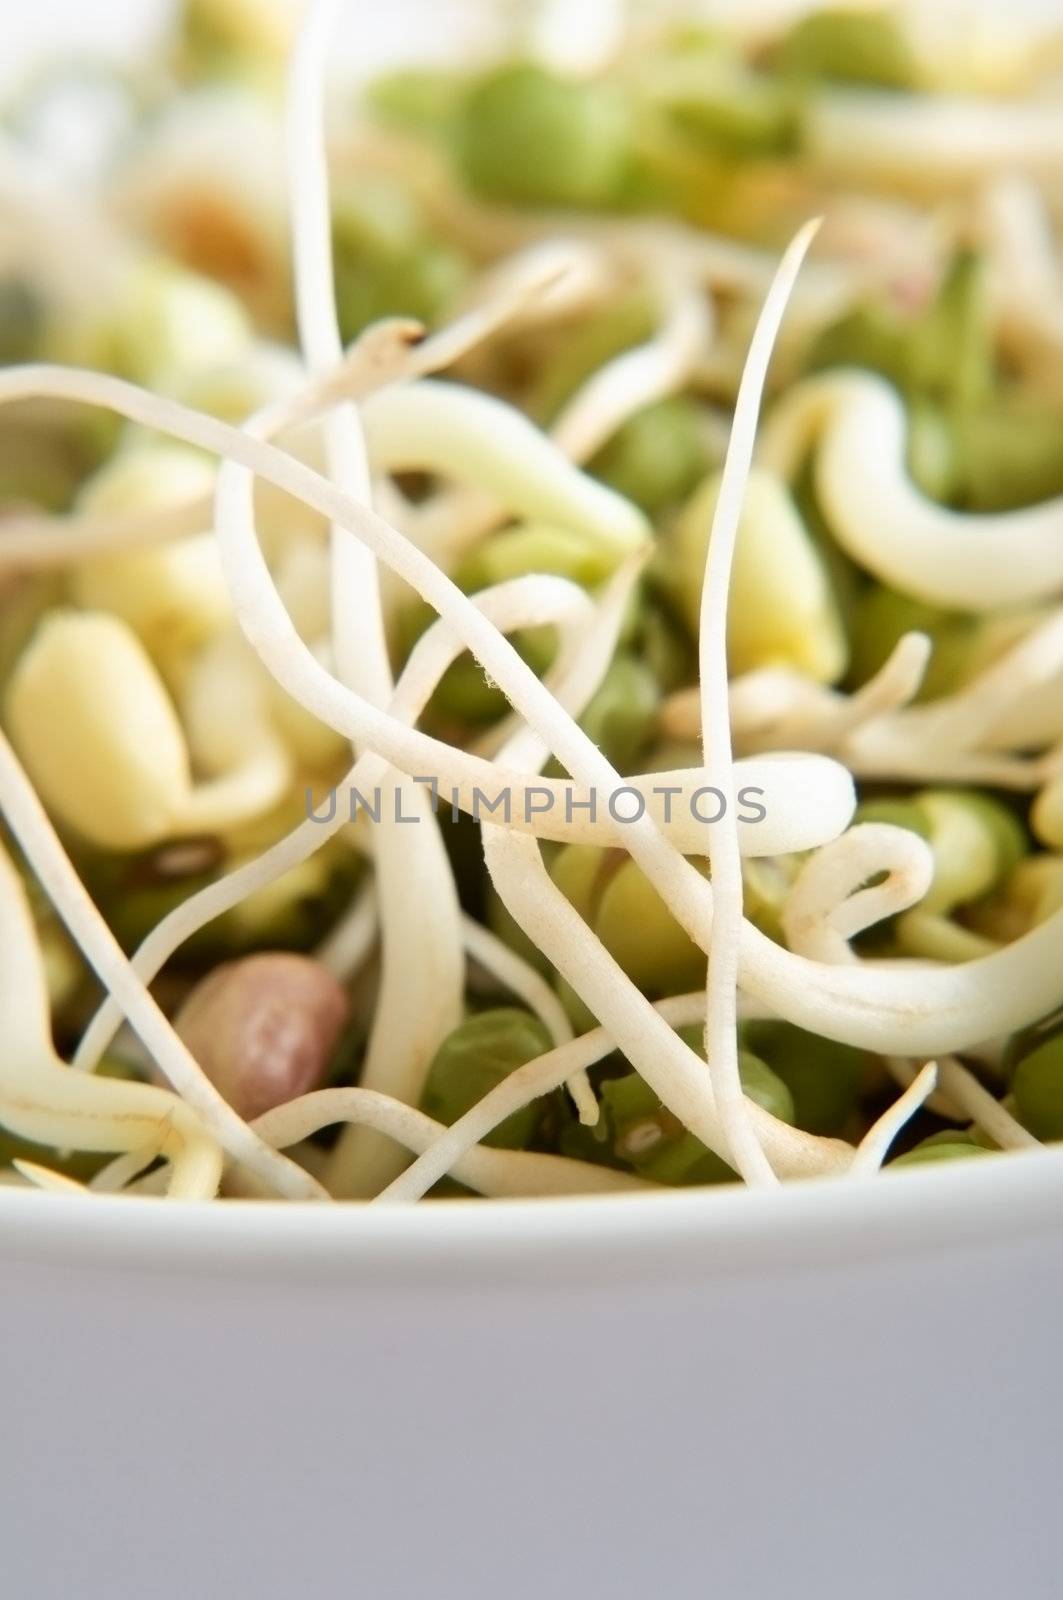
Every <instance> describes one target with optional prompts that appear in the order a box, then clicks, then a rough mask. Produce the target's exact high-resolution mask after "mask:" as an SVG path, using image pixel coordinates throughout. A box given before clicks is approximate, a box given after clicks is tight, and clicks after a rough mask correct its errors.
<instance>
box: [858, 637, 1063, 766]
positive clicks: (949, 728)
mask: <svg viewBox="0 0 1063 1600" xmlns="http://www.w3.org/2000/svg"><path fill="white" fill-rule="evenodd" d="M1061 672H1063V614H1056V615H1053V616H1051V617H1049V618H1047V619H1046V620H1045V621H1044V622H1042V623H1041V624H1040V625H1039V626H1038V627H1035V628H1033V629H1032V630H1031V631H1030V632H1029V633H1028V634H1027V636H1026V638H1024V639H1021V640H1020V641H1019V643H1018V644H1016V645H1014V646H1013V647H1012V648H1011V649H1010V650H1008V651H1006V652H1005V654H1004V655H1003V656H1001V657H1000V659H999V660H997V661H994V662H993V663H992V664H991V665H990V666H988V667H987V668H986V669H985V670H984V671H983V672H980V673H978V674H977V676H976V677H975V678H974V679H972V681H971V682H970V683H968V684H965V685H964V687H963V688H961V689H959V690H957V691H956V692H955V693H954V694H950V695H946V696H943V697H942V698H941V699H938V700H934V701H932V702H931V703H930V704H929V705H925V706H911V707H909V708H908V709H907V710H905V711H903V712H900V711H898V712H896V713H894V715H892V716H889V717H883V718H882V719H880V720H879V721H878V722H877V723H871V724H869V725H868V726H867V727H865V728H864V729H863V730H862V731H861V739H860V741H859V742H858V743H857V744H856V745H855V749H856V751H857V753H860V752H862V751H867V752H868V753H870V754H872V755H876V756H877V757H878V759H879V760H882V759H883V758H884V756H885V755H886V753H887V752H888V751H890V750H897V751H898V752H906V753H909V754H912V755H915V756H916V758H919V757H923V758H926V757H933V755H934V752H938V753H940V752H941V751H942V750H954V751H957V752H959V753H966V752H973V751H974V750H976V749H977V748H978V747H981V748H983V749H985V748H986V747H988V746H990V745H992V746H995V747H1001V746H1003V747H1005V748H1013V749H1015V748H1030V747H1031V746H1033V745H1035V744H1041V743H1047V742H1048V741H1049V740H1050V739H1053V738H1056V737H1058V736H1059V735H1060V734H1063V689H1060V686H1059V685H1058V682H1057V680H1058V678H1059V675H1060V673H1061ZM1046 687H1047V688H1048V689H1049V691H1050V693H1048V694H1047V695H1045V697H1044V698H1045V700H1046V702H1047V703H1046V705H1045V706H1044V707H1043V708H1040V707H1039V708H1037V709H1038V711H1039V712H1041V713H1047V715H1044V714H1041V715H1038V717H1037V719H1036V721H1037V724H1038V725H1034V726H1031V722H1030V719H1029V718H1023V716H1022V713H1023V710H1024V708H1025V705H1029V703H1030V700H1031V698H1032V697H1033V696H1035V695H1037V694H1038V692H1039V691H1043V690H1045V688H1046ZM1057 690H1058V691H1059V692H1058V693H1057V692H1056V691H1057ZM1053 702H1055V703H1053ZM1024 703H1025V705H1024Z"/></svg>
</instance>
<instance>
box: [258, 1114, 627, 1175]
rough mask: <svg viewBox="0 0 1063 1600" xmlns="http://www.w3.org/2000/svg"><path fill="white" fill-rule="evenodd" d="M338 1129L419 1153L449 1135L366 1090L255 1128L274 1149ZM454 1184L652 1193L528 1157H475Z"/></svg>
mask: <svg viewBox="0 0 1063 1600" xmlns="http://www.w3.org/2000/svg"><path fill="white" fill-rule="evenodd" d="M336 1122H347V1123H350V1124H352V1125H357V1126H359V1127H365V1128H372V1129H373V1130H374V1132H376V1133H378V1134H381V1135H384V1136H386V1137H387V1138H388V1139H389V1140H390V1141H392V1142H394V1143H396V1144H397V1145H400V1146H401V1147H402V1148H403V1149H404V1150H409V1151H414V1152H415V1153H421V1152H423V1151H425V1150H428V1149H430V1148H431V1147H432V1146H433V1145H434V1144H435V1143H436V1142H437V1141H438V1140H439V1139H440V1138H441V1137H442V1136H443V1135H444V1133H445V1132H446V1129H445V1128H444V1125H443V1124H442V1123H440V1122H436V1121H434V1119H433V1118H432V1117H429V1116H426V1115H425V1113H424V1112H423V1111H417V1110H415V1109H414V1107H413V1106H409V1105H407V1104H406V1103H405V1102H404V1101H402V1100H395V1099H393V1098H392V1097H391V1096H390V1095H385V1094H381V1093H380V1092H379V1090H374V1089H364V1088H349V1089H318V1090H316V1091H315V1092H314V1093H313V1094H307V1095H303V1096H302V1098H301V1099H299V1100H291V1101H289V1102H288V1104H287V1105H283V1106H278V1107H277V1109H276V1110H275V1111H268V1112H267V1113H266V1115H265V1116H263V1117H259V1119H258V1120H257V1122H256V1123H255V1124H254V1126H255V1131H256V1132H257V1133H258V1135H259V1136H260V1138H263V1139H265V1140H267V1141H268V1142H269V1143H270V1144H275V1145H279V1146H286V1145H291V1144H296V1143H298V1142H299V1141H300V1140H301V1139H306V1138H308V1137H309V1136H310V1135H311V1134H313V1133H316V1132H317V1131H318V1129H319V1128H325V1127H328V1126H330V1125H331V1124H333V1123H336ZM453 1174H454V1177H455V1178H457V1179H458V1181H459V1182H461V1183H464V1184H466V1185H467V1186H468V1187H469V1188H470V1189H476V1190H477V1191H478V1192H479V1193H480V1194H485V1195H491V1196H493V1197H494V1198H496V1199H504V1198H514V1197H516V1196H519V1195H547V1194H555V1195H566V1194H617V1193H637V1192H639V1191H642V1192H645V1191H646V1189H647V1188H648V1187H649V1185H647V1184H646V1183H645V1182H644V1181H643V1180H640V1179H638V1178H635V1177H632V1176H631V1175H630V1174H629V1173H625V1172H616V1171H614V1170H612V1169H611V1168H609V1167H602V1166H599V1165H597V1164H596V1163H594V1162H590V1161H574V1160H572V1159H571V1158H569V1157H567V1156H552V1155H540V1154H539V1153H537V1152H536V1151H530V1150H492V1149H486V1148H484V1149H470V1150H469V1151H467V1152H465V1153H464V1154H463V1155H462V1156H460V1157H459V1158H458V1159H457V1160H456V1161H455V1162H454V1164H453Z"/></svg>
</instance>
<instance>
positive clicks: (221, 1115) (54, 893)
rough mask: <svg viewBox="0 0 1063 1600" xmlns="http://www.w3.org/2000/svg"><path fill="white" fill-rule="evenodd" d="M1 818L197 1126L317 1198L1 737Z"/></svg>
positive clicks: (293, 1195) (293, 1194)
mask: <svg viewBox="0 0 1063 1600" xmlns="http://www.w3.org/2000/svg"><path fill="white" fill-rule="evenodd" d="M0 810H2V811H3V814H4V817H5V818H6V820H7V823H8V826H9V827H10V829H11V832H12V833H13V834H14V836H15V838H16V839H17V840H18V842H19V845H20V847H21V849H22V851H23V853H24V855H25V857H26V859H27V861H28V862H29V863H30V866H31V867H32V869H33V872H34V874H35V876H36V877H37V879H38V881H39V882H40V884H41V886H42V887H43V889H44V890H45V893H46V894H47V895H48V897H49V899H50V900H51V901H52V903H53V905H54V906H55V908H56V910H57V911H58V913H59V915H60V916H61V917H62V919H63V921H64V922H65V923H66V925H67V927H68V928H69V930H70V933H71V935H72V936H73V938H74V939H75V941H76V942H77V944H78V945H79V947H80V948H81V950H82V952H83V954H84V956H85V959H86V960H87V961H88V963H89V965H90V966H91V967H92V968H93V970H94V971H95V973H96V975H97V977H98V978H99V979H100V981H101V983H102V984H103V985H104V987H105V988H106V989H108V990H109V991H110V993H111V994H112V995H113V996H114V998H115V1000H116V1002H117V1004H118V1005H119V1006H120V1007H121V1010H122V1012H123V1014H124V1015H125V1017H126V1018H127V1020H128V1021H129V1024H130V1026H131V1027H132V1028H133V1030H134V1032H135V1033H136V1034H137V1036H138V1038H139V1039H140V1040H141V1042H142V1043H143V1045H144V1047H145V1049H147V1050H148V1051H150V1053H151V1055H152V1057H153V1059H154V1060H155V1061H156V1062H157V1063H158V1066H159V1068H160V1070H161V1071H162V1072H163V1073H164V1075H165V1076H166V1077H167V1078H168V1079H169V1081H170V1083H171V1084H172V1085H173V1087H174V1088H175V1089H176V1090H177V1091H178V1093H179V1094H180V1095H182V1096H183V1098H184V1099H185V1101H186V1102H187V1103H188V1105H189V1106H191V1108H192V1109H193V1110H194V1111H195V1112H197V1113H198V1115H199V1117H201V1118H202V1121H203V1124H204V1126H205V1127H206V1128H207V1129H209V1131H210V1132H211V1134H212V1135H213V1136H214V1137H215V1138H216V1139H217V1141H218V1143H219V1144H220V1145H221V1146H222V1147H223V1148H224V1149H225V1150H226V1151H227V1152H228V1153H229V1155H230V1156H231V1157H232V1158H233V1159H234V1160H236V1161H239V1162H241V1163H242V1164H243V1165H244V1166H246V1167H247V1168H248V1169H249V1170H250V1171H252V1172H254V1174H255V1176H256V1177H257V1178H259V1179H260V1180H261V1181H262V1182H263V1183H264V1184H266V1185H267V1186H268V1188H269V1189H271V1190H274V1191H276V1192H277V1193H280V1194H283V1195H286V1196H287V1197H288V1198H290V1199H316V1198H321V1196H322V1191H321V1189H320V1186H319V1185H318V1184H316V1183H314V1182H313V1180H312V1179H310V1178H308V1177H307V1175H306V1173H304V1172H302V1171H301V1170H300V1169H299V1168H298V1167H296V1166H295V1165H294V1164H293V1163H292V1162H290V1161H285V1160H281V1159H278V1157H277V1154H276V1152H275V1151H273V1150H271V1149H270V1148H269V1147H268V1146H267V1145H264V1144H263V1143H262V1141H261V1140H260V1139H258V1138H256V1136H255V1135H254V1134H253V1133H252V1132H251V1129H250V1128H249V1127H248V1125H247V1123H246V1122H244V1121H243V1119H242V1118H241V1117H239V1116H238V1115H237V1113H236V1112H235V1111H234V1110H233V1108H232V1107H231V1106H230V1105H229V1104H228V1102H227V1101H226V1100H224V1099H223V1098H222V1096H221V1095H220V1094H219V1093H218V1091H217V1089H215V1087H214V1085H213V1084H212V1083H211V1082H210V1080H209V1078H207V1077H206V1075H205V1074H204V1073H203V1072H202V1070H201V1069H200V1067H199V1065H198V1064H197V1062H196V1061H195V1059H194V1057H193V1056H192V1055H191V1054H190V1052H189V1051H188V1050H187V1049H186V1047H185V1046H184V1044H183V1043H182V1042H181V1040H180V1039H179V1038H178V1037H177V1035H176V1033H175V1032H174V1031H173V1028H172V1027H171V1026H170V1024H169V1022H168V1021H167V1020H166V1017H165V1016H164V1015H163V1013H162V1011H161V1010H160V1009H159V1007H158V1005H157V1004H156V1002H155V1000H154V999H153V997H152V995H151V994H150V993H149V991H148V989H147V988H146V987H145V985H144V984H143V983H142V982H141V980H140V979H139V978H138V977H137V974H136V972H135V971H134V969H133V967H132V966H131V964H130V963H129V961H128V960H127V959H126V957H125V955H124V954H123V952H122V950H121V948H120V946H119V944H118V942H117V940H116V939H115V937H114V935H113V934H112V933H111V930H110V928H109V927H108V926H107V924H106V922H105V921H104V919H103V917H102V916H101V915H100V913H99V911H98V910H97V908H96V906H95V905H94V904H93V902H92V900H91V898H90V897H89V895H88V894H87V892H86V890H85V887H84V885H83V884H82V882H81V879H80V878H79V877H78V875H77V873H76V872H75V870H74V868H73V866H72V865H71V863H70V859H69V857H68V856H67V854H66V852H65V851H64V849H63V847H62V845H61V844H60V842H59V838H58V836H57V834H56V832H55V830H54V828H53V827H52V824H51V822H50V821H49V819H48V817H47V815H46V813H45V811H44V808H43V806H42V805H41V803H40V801H39V800H38V798H37V795H36V792H35V791H34V789H33V786H32V785H31V783H30V782H29V780H28V778H27V777H26V774H25V773H24V772H23V770H22V767H21V766H20V765H19V762H18V760H17V758H16V756H15V754H14V752H13V751H12V749H11V747H10V745H9V744H8V742H7V740H6V739H5V738H4V737H3V735H2V734H0ZM72 1076H73V1075H72ZM141 1142H143V1140H141Z"/></svg>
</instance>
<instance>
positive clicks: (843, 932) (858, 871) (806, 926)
mask: <svg viewBox="0 0 1063 1600" xmlns="http://www.w3.org/2000/svg"><path fill="white" fill-rule="evenodd" d="M881 872H884V873H885V874H886V877H885V880H884V881H883V882H882V883H877V884H870V885H869V884H868V880H869V879H870V878H873V877H874V876H875V874H876V873H881ZM933 877H934V855H933V851H932V850H931V848H930V846H929V845H928V844H927V843H926V841H925V840H924V839H921V838H920V837H919V836H918V834H915V833H912V832H911V830H910V829H908V828H896V827H893V826H892V825H891V824H889V823H883V822H864V823H860V824H859V825H858V826H857V827H855V828H850V829H849V831H848V833H845V834H843V835H842V836H841V838H839V839H835V840H834V841H833V843H831V844H828V845H824V846H823V848H822V849H821V850H817V851H816V853H815V854H814V855H812V856H810V857H809V859H808V860H807V861H806V862H805V864H804V866H803V867H802V868H801V871H800V872H799V873H798V875H797V878H796V879H795V880H794V883H793V885H792V887H791V889H790V893H789V895H788V896H787V899H786V904H785V906H784V907H783V910H782V916H781V920H782V927H783V932H784V934H785V935H786V942H787V944H788V945H789V947H790V949H791V950H792V951H794V952H795V954H798V955H801V956H805V957H808V958H809V959H810V960H813V961H822V962H830V963H840V962H849V963H851V962H855V961H856V959H857V958H856V956H855V954H854V952H853V951H852V949H851V948H850V940H852V939H854V938H855V937H856V935H857V934H858V933H862V932H863V931H864V930H865V929H866V928H870V927H873V926H874V924H875V923H876V922H880V921H882V919H883V918H884V917H890V916H895V915H896V914H897V913H898V912H901V911H906V910H908V908H909V907H910V906H913V905H916V904H917V903H918V902H919V901H920V900H921V899H922V898H923V896H924V895H925V894H926V892H927V890H928V889H929V888H930V885H931V883H932V881H933ZM862 885H868V886H867V887H861V886H862Z"/></svg>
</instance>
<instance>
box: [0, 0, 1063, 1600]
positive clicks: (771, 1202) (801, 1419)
mask: <svg viewBox="0 0 1063 1600" xmlns="http://www.w3.org/2000/svg"><path fill="white" fill-rule="evenodd" d="M571 3H572V4H579V3H581V0H571ZM157 9H158V8H157V7H155V6H154V5H153V4H152V3H151V0H99V3H98V4H97V5H95V6H86V5H84V3H83V0H79V3H78V4H76V5H73V6H72V5H71V4H70V3H69V0H66V3H60V0H36V3H35V4H34V6H32V7H20V8H18V14H17V16H16V15H15V12H14V8H12V14H11V15H10V16H5V18H4V20H3V22H2V23H0V30H2V33H3V35H6V39H5V43H6V45H7V52H6V56H7V61H8V63H10V61H11V60H12V56H13V54H14V55H16V56H17V55H19V54H20V53H21V52H22V50H23V49H24V48H25V47H26V46H27V45H28V44H38V43H40V42H49V41H52V42H54V40H55V39H57V38H62V39H63V40H64V42H66V43H70V42H71V41H72V39H74V38H76V37H77V34H78V30H80V35H81V37H82V39H85V38H88V39H93V38H95V37H97V33H96V31H95V30H98V29H99V28H100V27H102V26H104V25H105V31H106V33H107V34H108V35H109V37H110V38H111V39H112V40H113V41H122V40H123V39H124V40H126V41H128V40H130V39H132V38H133V37H135V36H136V34H135V30H136V28H139V27H141V26H143V25H145V22H146V21H148V22H150V21H151V20H153V19H154V15H155V13H156V12H157ZM418 9H419V10H420V12H421V14H422V16H423V15H424V14H425V8H424V6H423V4H422V5H421V6H420V7H419V8H418ZM439 9H440V10H441V9H442V6H441V5H440V7H439ZM409 11H410V0H406V4H405V6H403V7H400V8H399V12H401V13H403V14H408V13H409ZM149 13H150V17H149ZM396 14H397V13H396V11H395V8H394V7H393V6H386V7H383V8H380V11H379V12H373V13H369V12H366V13H365V14H364V15H363V16H362V18H361V21H360V26H362V27H363V28H364V29H365V30H366V37H367V38H370V39H373V38H377V37H379V36H382V34H383V31H384V25H385V22H386V23H387V26H388V27H389V29H390V31H391V33H394V32H395V31H396V29H395V17H396ZM429 14H430V15H431V16H432V17H433V18H434V19H435V26H436V27H438V26H439V23H438V11H437V10H436V9H435V8H432V9H431V12H430V13H429ZM374 18H376V19H377V20H376V21H374ZM388 48H389V49H390V46H389V47H388ZM370 53H371V52H370ZM359 54H360V55H361V56H362V57H363V60H364V59H366V56H365V53H364V52H362V51H359ZM1061 1321H1063V1151H1049V1152H1045V1153H1043V1154H1038V1155H1032V1156H1025V1155H1024V1156H1018V1157H1015V1156H1001V1157H998V1158H997V1159H995V1160H991V1161H971V1162H962V1163H958V1164H955V1165H949V1166H945V1167H938V1168H931V1169H926V1170H922V1171H920V1170H912V1171H907V1172H904V1173H897V1174H894V1175H891V1176H888V1177H884V1178H882V1179H881V1180H877V1181H869V1182H865V1183H862V1184H841V1183H833V1184H830V1183H826V1182H817V1183H810V1184H806V1185H801V1186H794V1187H790V1188H788V1189H787V1190H786V1191H785V1192H773V1193H747V1192H744V1191H740V1190H738V1189H735V1190H733V1191H732V1190H726V1191H714V1192H708V1193H692V1192H686V1193H674V1194H662V1195H653V1196H648V1197H645V1198H644V1197H641V1196H632V1197H624V1198H615V1199H614V1198H609V1199H605V1200H601V1199H599V1200H591V1199H580V1200H571V1201H549V1202H537V1203H516V1202H509V1203H499V1204H489V1203H480V1202H453V1203H447V1204H441V1205H437V1206H431V1207H418V1208H411V1209H407V1208H383V1207H371V1208H358V1209H353V1208H351V1209H348V1208H343V1207H335V1208H329V1207H324V1206H307V1207H296V1206H281V1205H274V1204H235V1203H233V1204H228V1205H225V1206H220V1207H202V1206H196V1205H168V1204H166V1203H164V1202H160V1201H152V1200H143V1201H128V1200H126V1201H123V1200H110V1199H105V1198H97V1199H95V1200H93V1201H91V1202H85V1201H80V1200H72V1199H68V1198H66V1197H63V1196H58V1195H40V1194H30V1193H24V1192H20V1191H15V1190H0V1352H2V1357H3V1373H4V1378H5V1391H6V1392H5V1396H4V1401H3V1406H2V1410H0V1417H2V1424H0V1459H2V1463H3V1465H2V1468H0V1594H3V1595H5V1596H10V1597H11V1600H23V1597H30V1596H32V1597H34V1600H111V1597H115V1600H134V1597H135V1600H141V1597H144V1600H149V1597H150V1600H192V1597H196V1600H199V1597H203V1600H217V1597H222V1596H226V1597H234V1600H274V1597H276V1600H280V1597H285V1600H287V1597H289V1596H298V1597H300V1600H302V1597H306V1600H323V1597H328V1596H332V1595H344V1596H352V1597H356V1600H415V1597H416V1600H420V1597H422V1596H423V1597H426V1600H428V1597H439V1600H543V1597H551V1596H556V1597H558V1600H649V1597H653V1596H657V1595H662V1596H667V1597H669V1600H702V1597H709V1596H712V1597H718V1600H789V1597H794V1600H804V1597H806V1596H807V1597H810V1600H811V1597H825V1600H835V1597H836V1600H880V1597H881V1600H898V1597H903V1600H920V1597H922V1596H928V1597H929V1596H934V1597H935V1600H937V1597H941V1596H947V1597H952V1596H957V1597H959V1596H962V1597H964V1600H999V1597H1002V1596H1007V1597H1009V1600H1010V1597H1015V1600H1041V1597H1044V1600H1049V1597H1056V1596H1058V1595H1059V1594H1060V1593H1061V1592H1063V1578H1061V1568H1063V1563H1061V1560H1060V1556H1059V1552H1058V1537H1057V1533H1058V1523H1057V1521H1056V1518H1057V1516H1058V1514H1059V1482H1060V1470H1061V1459H1060V1458H1061V1447H1063V1361H1061V1357H1060V1323H1061Z"/></svg>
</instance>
